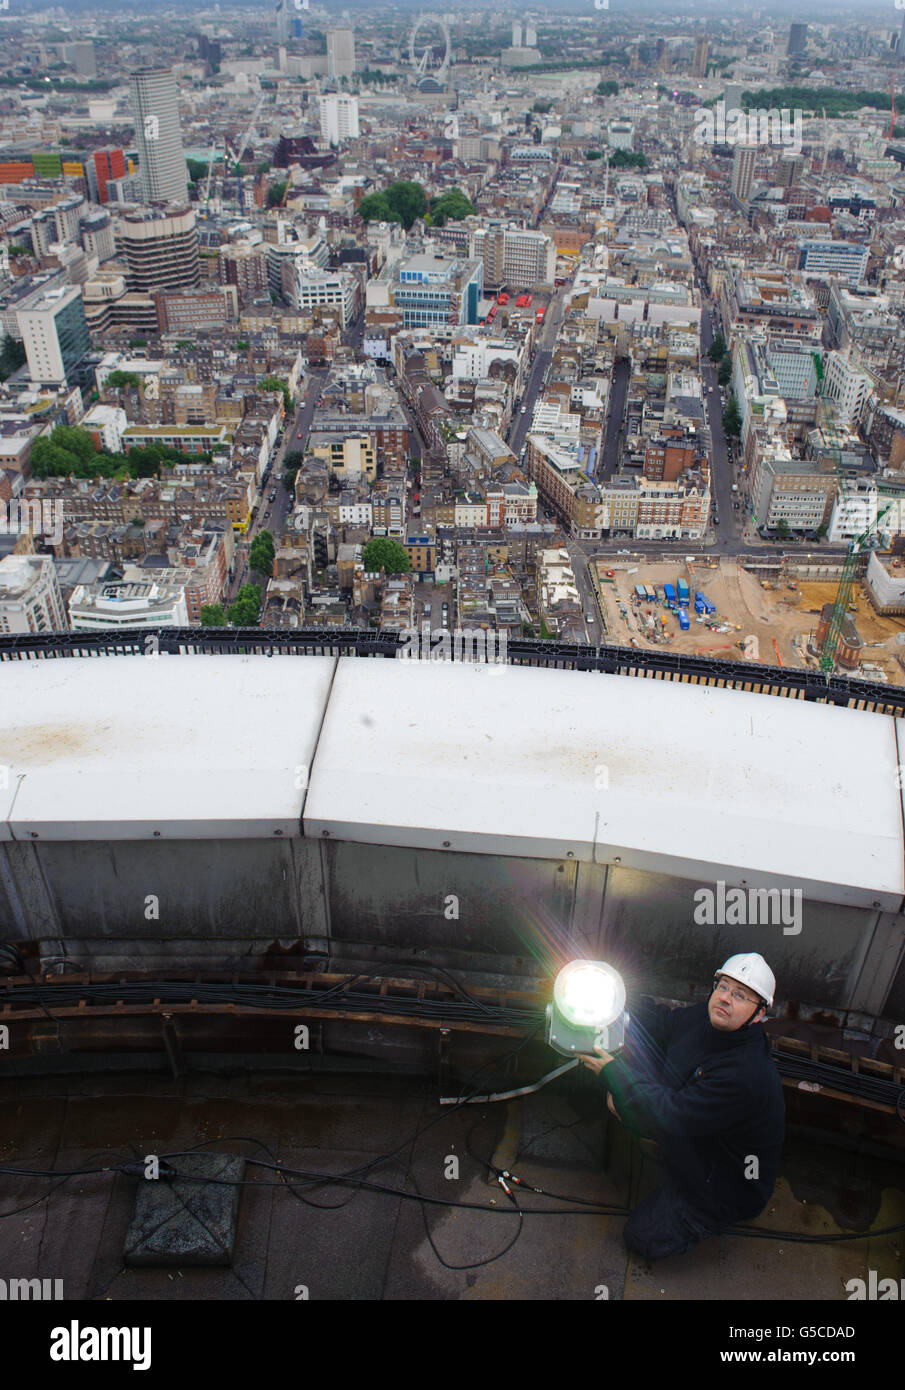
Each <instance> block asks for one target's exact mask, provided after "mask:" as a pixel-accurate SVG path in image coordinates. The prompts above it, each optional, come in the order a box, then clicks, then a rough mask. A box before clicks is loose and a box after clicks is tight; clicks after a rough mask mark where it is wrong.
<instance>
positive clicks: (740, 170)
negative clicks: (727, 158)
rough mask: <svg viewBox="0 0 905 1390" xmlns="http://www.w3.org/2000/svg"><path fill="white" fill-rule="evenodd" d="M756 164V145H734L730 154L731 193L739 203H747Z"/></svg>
mask: <svg viewBox="0 0 905 1390" xmlns="http://www.w3.org/2000/svg"><path fill="white" fill-rule="evenodd" d="M756 164H757V146H756V145H736V147H735V153H734V154H733V156H732V193H733V196H734V197H736V198H737V199H738V200H739V202H740V203H747V201H748V199H749V198H750V196H751V189H752V186H753V184H754V168H755V165H756Z"/></svg>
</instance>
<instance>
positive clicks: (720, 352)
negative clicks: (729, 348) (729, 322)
mask: <svg viewBox="0 0 905 1390" xmlns="http://www.w3.org/2000/svg"><path fill="white" fill-rule="evenodd" d="M725 355H726V342H725V339H724V338H723V335H722V333H717V335H716V337H715V338H714V340H713V342H712V343H711V344H710V347H709V348H708V349H707V356H708V357H709V358H710V360H711V362H719V360H720V358H721V357H724V356H725Z"/></svg>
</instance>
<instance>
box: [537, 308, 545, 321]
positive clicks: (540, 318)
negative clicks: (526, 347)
mask: <svg viewBox="0 0 905 1390" xmlns="http://www.w3.org/2000/svg"><path fill="white" fill-rule="evenodd" d="M546 312H547V311H546V309H538V311H537V313H536V315H535V318H536V319H537V322H538V323H543V321H544V314H545V313H546Z"/></svg>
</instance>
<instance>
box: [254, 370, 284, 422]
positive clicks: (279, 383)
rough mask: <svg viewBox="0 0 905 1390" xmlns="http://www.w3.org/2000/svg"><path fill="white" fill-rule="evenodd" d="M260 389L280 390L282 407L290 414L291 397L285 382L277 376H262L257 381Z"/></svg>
mask: <svg viewBox="0 0 905 1390" xmlns="http://www.w3.org/2000/svg"><path fill="white" fill-rule="evenodd" d="M258 385H259V386H260V388H261V390H262V391H280V392H282V396H283V408H284V410H285V411H286V414H287V415H291V414H292V397H291V396H290V394H289V387H288V385H287V383H286V382H285V381H284V380H283V378H282V377H279V376H264V377H262V378H261V380H260V381H259V382H258Z"/></svg>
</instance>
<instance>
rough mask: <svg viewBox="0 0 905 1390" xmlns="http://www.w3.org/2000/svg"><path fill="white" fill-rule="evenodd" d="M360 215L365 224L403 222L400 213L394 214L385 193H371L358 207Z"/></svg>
mask: <svg viewBox="0 0 905 1390" xmlns="http://www.w3.org/2000/svg"><path fill="white" fill-rule="evenodd" d="M358 215H359V217H360V218H361V219H362V221H363V222H401V221H402V218H401V217H400V216H399V214H398V212H394V211H393V209H392V208H391V207H390V205H389V203H388V202H387V195H386V194H385V193H369V194H368V196H367V197H366V198H362V200H361V202H360V203H359V205H358Z"/></svg>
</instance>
